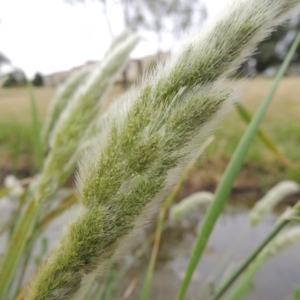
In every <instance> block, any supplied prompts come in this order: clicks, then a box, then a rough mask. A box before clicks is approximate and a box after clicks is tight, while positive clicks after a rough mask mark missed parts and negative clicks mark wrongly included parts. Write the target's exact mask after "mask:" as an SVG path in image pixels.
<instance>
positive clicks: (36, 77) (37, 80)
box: [32, 73, 44, 86]
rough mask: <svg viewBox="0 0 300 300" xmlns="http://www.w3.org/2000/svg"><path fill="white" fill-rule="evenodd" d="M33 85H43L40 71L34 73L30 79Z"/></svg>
mask: <svg viewBox="0 0 300 300" xmlns="http://www.w3.org/2000/svg"><path fill="white" fill-rule="evenodd" d="M32 85H33V86H44V78H43V76H42V75H41V74H40V73H36V74H35V75H34V78H33V80H32Z"/></svg>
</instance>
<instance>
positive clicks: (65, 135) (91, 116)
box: [37, 35, 139, 199]
mask: <svg viewBox="0 0 300 300" xmlns="http://www.w3.org/2000/svg"><path fill="white" fill-rule="evenodd" d="M138 39H139V38H138V36H136V35H134V36H131V37H129V38H127V39H126V41H123V42H122V43H121V44H120V45H119V46H115V47H114V49H113V51H112V53H110V54H109V55H108V56H107V57H106V59H105V61H103V62H102V63H101V64H100V65H99V66H98V67H97V68H96V69H95V70H94V72H93V73H92V74H90V76H89V78H88V79H87V81H86V83H85V85H84V86H82V87H81V88H80V89H79V90H78V91H77V93H76V95H74V97H73V98H72V99H71V101H70V102H69V103H68V105H67V107H66V108H65V110H64V111H63V113H62V115H61V117H60V118H59V120H58V121H57V123H56V125H55V128H54V129H53V134H52V138H51V140H50V147H51V151H50V153H49V155H48V157H47V158H46V161H45V165H44V169H43V172H42V174H41V178H40V181H39V185H38V195H37V198H38V199H41V198H42V197H43V198H45V197H47V196H49V195H51V194H52V193H53V192H55V191H56V190H57V188H58V187H59V185H60V184H61V183H62V180H63V179H65V177H67V176H68V175H69V174H70V172H71V171H72V170H73V169H74V166H75V165H76V159H77V155H78V149H80V147H81V145H82V144H83V142H84V140H85V139H87V138H88V136H89V130H90V128H91V127H92V126H93V124H94V122H95V121H96V119H97V117H98V115H99V111H100V109H101V103H102V102H101V100H102V99H103V97H104V96H105V95H106V93H107V91H108V89H109V88H110V87H111V85H112V84H113V82H114V79H115V77H116V75H117V74H118V73H119V72H120V71H121V70H122V69H123V67H124V65H125V63H126V62H127V59H128V56H129V54H130V53H131V51H132V50H133V48H134V47H135V46H136V44H137V42H138Z"/></svg>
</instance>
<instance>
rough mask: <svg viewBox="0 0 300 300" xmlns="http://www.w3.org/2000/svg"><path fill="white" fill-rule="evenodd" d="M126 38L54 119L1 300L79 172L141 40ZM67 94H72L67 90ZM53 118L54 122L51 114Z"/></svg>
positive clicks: (1, 274) (5, 265)
mask: <svg viewBox="0 0 300 300" xmlns="http://www.w3.org/2000/svg"><path fill="white" fill-rule="evenodd" d="M121 37H122V38H120V37H117V43H116V42H114V45H113V49H112V51H110V53H108V54H107V55H106V56H105V57H104V59H103V60H102V62H101V63H100V64H98V65H97V66H96V67H95V68H94V69H93V70H92V71H91V72H90V73H89V74H88V75H87V78H86V80H85V81H84V83H83V84H81V85H80V87H79V88H77V90H76V92H75V93H74V94H72V95H70V99H68V100H66V101H65V100H63V101H64V102H65V104H64V105H62V106H61V112H60V113H57V114H55V116H56V117H57V119H56V121H55V126H54V127H53V129H52V131H51V133H49V138H50V140H49V143H48V145H49V148H48V154H47V156H46V157H45V159H44V162H43V168H42V170H41V173H40V175H39V177H38V179H35V180H34V181H33V182H32V184H31V185H30V188H29V193H28V195H27V196H28V198H29V199H28V201H26V202H27V203H26V207H25V209H24V212H23V214H22V217H21V218H20V220H18V222H17V224H16V228H15V231H14V233H13V236H12V238H11V240H10V243H9V246H8V250H7V252H6V256H5V258H4V259H3V262H2V268H1V270H0V278H2V280H1V279H0V298H1V297H2V298H5V297H7V295H8V294H9V289H10V287H11V283H10V282H11V281H12V279H13V277H14V276H15V274H16V271H17V266H18V263H19V261H20V259H21V257H22V255H24V253H23V250H24V248H25V246H26V247H27V248H28V247H29V248H30V247H31V245H32V244H33V243H34V241H33V240H34V238H36V235H35V236H33V232H34V231H35V232H37V231H38V228H34V225H35V223H36V221H37V220H38V221H41V219H42V218H43V217H44V216H45V212H46V211H47V210H48V208H49V206H50V205H51V201H50V199H51V198H52V196H53V195H54V194H55V193H56V192H57V190H58V189H59V187H61V185H62V184H63V183H64V182H65V180H66V179H67V178H68V176H70V174H71V173H72V171H73V170H74V168H75V166H76V160H77V157H78V155H79V154H80V152H81V151H82V149H83V146H84V144H85V142H86V140H87V139H89V137H90V135H91V132H92V128H93V127H94V126H95V123H97V119H98V115H99V114H100V113H101V108H102V107H101V105H102V100H103V98H104V97H105V95H106V94H107V91H108V89H109V88H110V87H111V86H112V84H113V83H114V81H115V78H116V76H117V75H118V74H119V73H120V72H121V71H122V70H123V68H124V66H125V64H126V62H127V60H128V57H129V55H130V53H131V52H132V50H133V48H134V47H135V46H136V45H137V43H138V40H139V37H138V36H137V35H135V34H134V35H131V34H130V35H128V34H126V35H124V34H123V35H121ZM71 83H72V81H71ZM68 84H70V81H69V82H68ZM66 88H67V89H68V85H67V86H66ZM54 102H56V101H55V100H54ZM54 106H56V105H55V104H54ZM63 106H64V108H63ZM52 111H53V110H52ZM50 115H52V116H53V113H51V111H50ZM53 117H54V116H53ZM47 124H48V123H46V129H47V126H48V125H47ZM46 129H45V130H46ZM44 132H45V131H44ZM45 200H48V201H45ZM41 203H43V205H41ZM27 250H28V251H27V252H30V251H31V249H27ZM26 255H27V254H26ZM25 261H26V259H25Z"/></svg>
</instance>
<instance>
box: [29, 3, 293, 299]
mask: <svg viewBox="0 0 300 300" xmlns="http://www.w3.org/2000/svg"><path fill="white" fill-rule="evenodd" d="M292 3H294V4H295V1H288V0H285V1H284V0H282V1H279V0H274V1H266V0H252V1H251V0H248V1H246V0H241V1H231V4H230V5H229V7H228V11H226V12H225V13H224V15H223V16H221V18H220V20H217V21H216V22H215V23H212V24H210V25H208V26H207V27H206V28H205V29H204V31H203V32H202V33H200V35H199V36H197V37H195V38H193V39H190V40H188V41H187V42H186V43H185V44H184V45H183V47H182V48H181V49H180V50H179V51H178V52H177V53H175V55H174V56H173V57H172V58H170V59H169V60H167V61H166V62H165V64H164V65H162V66H159V67H158V68H157V69H156V71H155V72H154V73H153V74H152V75H151V76H150V77H148V78H146V79H145V80H144V82H143V83H142V84H141V86H140V88H138V89H135V90H132V91H130V92H129V93H128V94H127V95H125V96H124V97H122V99H121V100H119V101H118V102H116V103H115V104H113V105H112V106H111V107H110V109H109V110H108V111H107V113H106V114H105V115H104V116H102V118H101V120H102V123H101V129H100V130H99V133H98V134H97V136H96V137H95V138H94V139H93V141H92V142H91V145H92V146H91V147H90V148H89V149H88V150H87V151H86V153H85V154H84V155H83V157H82V159H81V162H80V167H79V174H78V178H77V184H78V196H79V200H80V201H81V204H82V206H83V207H84V212H83V213H82V214H81V215H80V216H79V217H78V218H77V219H76V220H75V221H74V222H73V223H72V225H71V227H70V230H69V233H68V235H67V236H66V237H65V238H64V239H62V241H61V243H60V246H59V247H58V249H57V250H56V251H55V252H54V253H53V255H52V256H51V257H50V259H49V261H48V263H47V264H46V265H45V267H44V269H43V270H42V271H41V273H40V276H39V278H37V281H36V283H35V284H33V287H32V292H30V293H29V299H30V300H33V299H41V296H40V295H43V297H44V299H60V298H57V297H58V296H59V295H63V297H64V299H71V297H72V296H73V295H75V293H77V292H78V290H79V289H80V285H81V284H80V283H81V282H82V281H83V280H84V278H85V276H86V275H87V274H90V273H93V272H96V271H97V272H100V276H101V275H103V273H105V270H106V268H107V266H108V265H109V264H110V263H111V262H112V261H113V260H114V259H115V258H116V257H117V256H118V255H119V254H121V253H122V251H123V250H124V247H125V246H126V244H128V239H129V238H131V237H132V236H134V235H135V233H136V232H137V230H139V229H140V228H141V227H143V226H144V225H145V223H146V222H147V221H148V220H149V218H150V217H151V216H152V215H153V212H154V211H156V210H157V209H158V207H159V204H161V202H162V201H163V200H164V199H165V197H166V195H167V194H168V192H169V191H170V190H171V188H172V187H173V186H174V184H175V183H176V182H177V180H178V179H179V177H180V174H181V173H182V170H183V169H184V167H185V166H186V164H187V162H188V161H189V160H190V159H191V158H192V157H193V156H194V155H195V153H196V152H197V150H198V149H199V147H200V145H201V144H202V143H203V141H204V140H205V138H206V137H207V134H208V133H209V130H210V129H211V126H212V124H213V123H214V121H215V120H218V119H219V117H220V115H222V113H223V112H224V107H225V103H226V102H227V100H228V99H229V96H230V91H228V90H226V89H224V87H222V85H221V83H222V79H223V78H224V77H226V75H228V74H230V72H231V71H232V69H234V68H236V67H237V66H238V64H239V63H240V62H241V61H242V60H243V59H244V57H245V56H247V55H248V54H249V53H250V51H251V50H252V49H253V48H254V46H255V45H256V43H257V42H258V41H259V40H260V39H262V38H264V37H265V36H266V34H267V33H268V32H269V30H270V28H271V27H272V26H273V25H274V24H276V23H277V20H275V19H276V18H277V19H279V17H280V18H281V16H282V15H283V14H285V13H286V9H287V7H288V6H287V5H288V4H292ZM297 3H298V2H297ZM55 297H56V298H55ZM61 299H62V298H61Z"/></svg>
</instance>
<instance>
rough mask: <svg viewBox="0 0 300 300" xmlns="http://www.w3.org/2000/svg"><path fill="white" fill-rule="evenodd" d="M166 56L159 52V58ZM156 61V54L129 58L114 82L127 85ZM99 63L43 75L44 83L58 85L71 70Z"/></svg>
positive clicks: (88, 62)
mask: <svg viewBox="0 0 300 300" xmlns="http://www.w3.org/2000/svg"><path fill="white" fill-rule="evenodd" d="M166 56H167V54H166V53H162V54H160V58H164V57H166ZM157 61H158V57H157V55H152V56H147V57H144V58H142V59H131V60H129V61H128V63H127V66H126V68H125V69H124V71H123V72H122V73H121V74H120V75H119V76H118V77H117V78H116V83H119V84H123V85H127V83H128V82H134V81H137V80H138V79H139V77H141V76H142V74H143V72H145V71H147V70H148V69H149V68H151V67H152V66H155V65H156V63H157ZM99 63H100V62H99V61H87V62H86V63H85V64H84V65H82V66H78V67H75V68H72V69H71V70H68V71H62V72H56V73H53V74H49V75H44V76H43V77H44V84H45V85H46V86H58V85H60V84H62V83H63V82H64V81H65V80H66V79H67V78H68V77H69V76H70V75H71V74H72V73H73V72H75V71H78V70H80V69H82V68H85V67H87V66H96V65H97V64H99Z"/></svg>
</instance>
